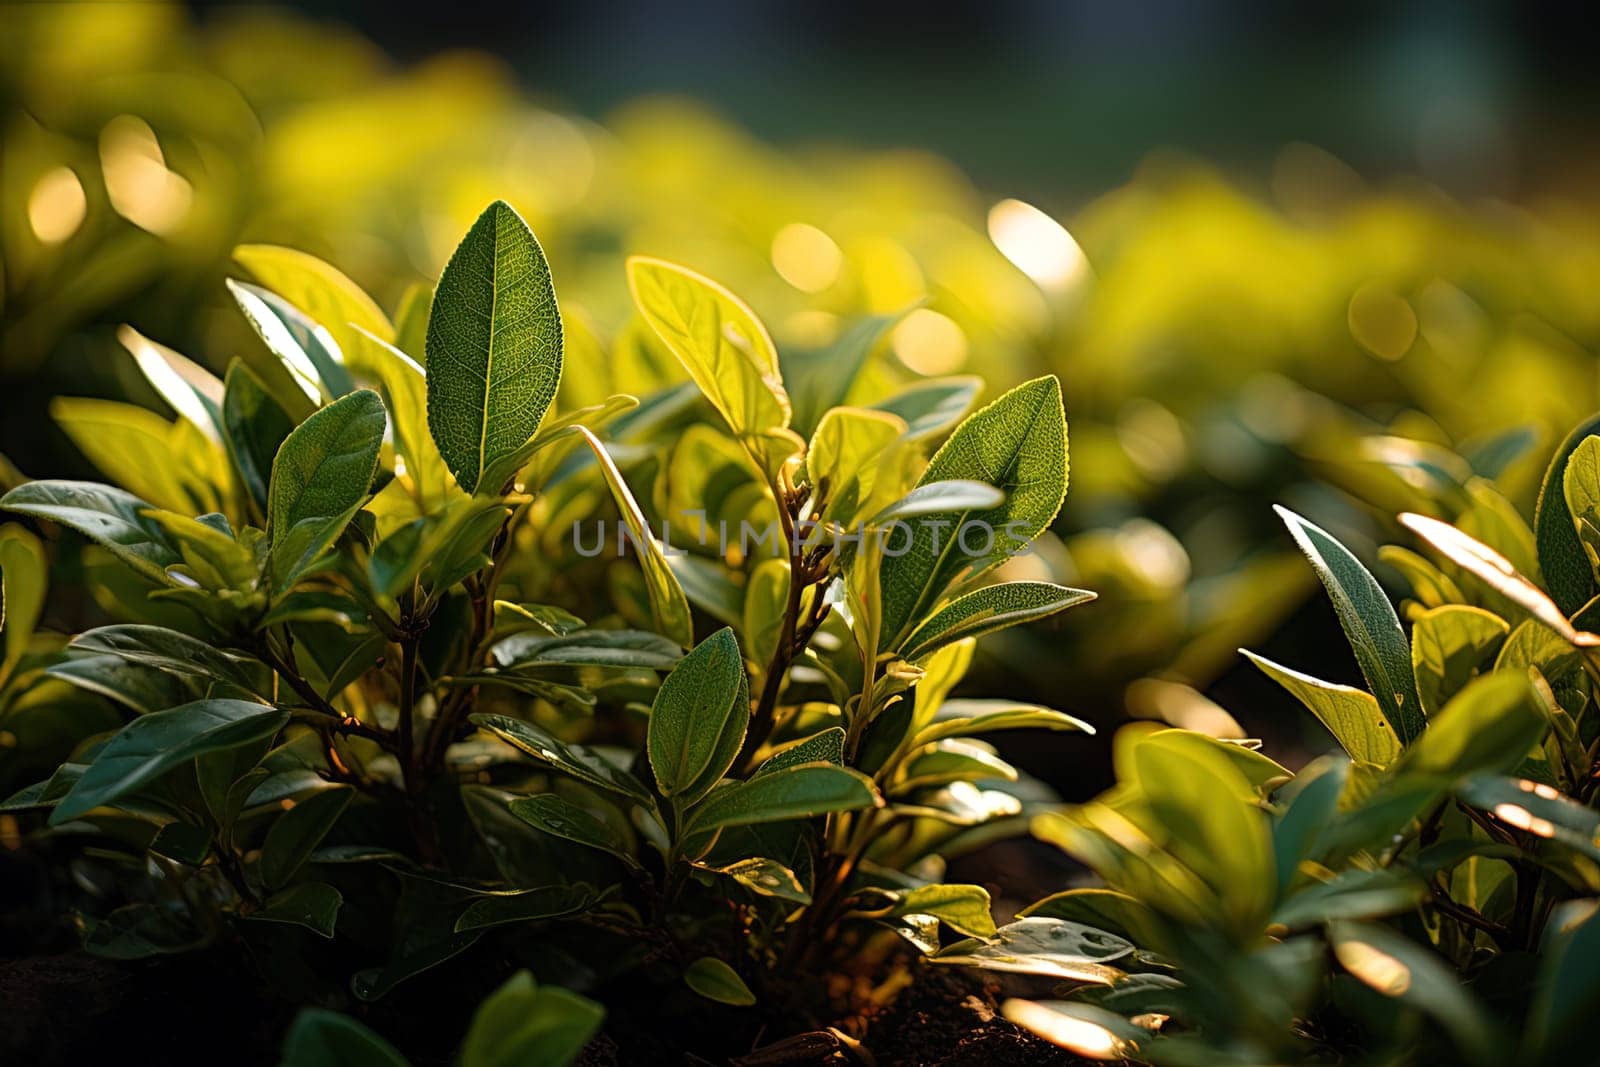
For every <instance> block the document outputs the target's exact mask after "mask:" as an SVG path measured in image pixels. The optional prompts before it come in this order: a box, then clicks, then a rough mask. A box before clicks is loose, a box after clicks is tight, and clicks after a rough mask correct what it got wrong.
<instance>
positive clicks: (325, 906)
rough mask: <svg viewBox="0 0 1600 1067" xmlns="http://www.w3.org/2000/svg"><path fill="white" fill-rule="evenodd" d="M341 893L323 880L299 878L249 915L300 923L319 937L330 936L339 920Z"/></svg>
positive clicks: (260, 919)
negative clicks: (298, 881) (303, 880)
mask: <svg viewBox="0 0 1600 1067" xmlns="http://www.w3.org/2000/svg"><path fill="white" fill-rule="evenodd" d="M343 906H344V894H342V893H340V892H339V891H338V890H337V889H335V888H334V887H333V886H331V885H329V884H327V883H326V882H301V883H300V884H299V885H297V886H294V887H293V888H291V889H285V890H284V891H283V892H281V893H276V894H274V895H273V896H271V897H268V898H267V902H266V904H265V905H264V906H263V907H262V908H261V910H260V911H253V912H251V913H250V914H249V916H248V918H251V919H254V920H256V921H257V922H269V923H290V924H292V925H294V926H303V927H305V928H306V929H307V930H310V931H311V932H312V933H314V934H316V935H317V936H319V937H326V938H330V939H331V938H332V937H333V931H334V927H335V926H336V925H337V923H338V921H339V909H340V908H341V907H343Z"/></svg>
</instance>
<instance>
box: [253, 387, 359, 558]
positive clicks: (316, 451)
mask: <svg viewBox="0 0 1600 1067" xmlns="http://www.w3.org/2000/svg"><path fill="white" fill-rule="evenodd" d="M385 421H386V419H385V414H384V410H383V401H382V400H380V399H379V398H378V394H377V393H374V392H373V391H372V390H370V389H361V390H358V391H357V392H354V393H351V394H350V395H349V396H346V397H343V398H341V399H339V400H336V401H334V402H333V403H332V404H329V405H328V406H327V407H325V408H323V409H322V410H321V411H318V412H316V413H315V414H313V415H312V416H311V417H310V418H308V419H306V421H305V422H302V423H301V424H300V425H299V426H297V427H296V428H295V430H294V432H293V433H291V434H290V435H289V436H288V437H287V438H286V439H285V440H284V442H283V447H281V448H279V449H278V455H277V458H276V459H274V460H273V463H272V483H271V486H270V488H269V498H268V505H267V530H268V534H269V536H270V538H271V543H272V573H273V579H274V585H275V588H277V589H280V590H281V589H286V588H287V587H288V586H289V585H291V584H293V582H294V580H295V578H296V577H298V576H299V575H300V574H301V573H303V572H304V571H305V569H306V568H308V567H309V566H311V564H312V563H313V562H314V561H315V559H316V557H317V556H318V555H320V554H321V553H322V551H323V550H324V549H325V548H327V547H328V546H329V545H330V544H332V543H333V541H334V539H335V538H337V537H338V536H339V534H340V533H342V532H343V530H344V528H345V526H347V525H348V524H349V522H350V520H351V518H352V517H354V515H355V513H356V511H357V510H359V509H360V507H361V505H362V503H363V502H364V501H365V500H366V499H367V496H368V494H369V493H370V491H371V486H372V478H373V475H374V474H376V473H377V470H378V451H379V448H380V446H381V445H382V444H383V429H384V425H385Z"/></svg>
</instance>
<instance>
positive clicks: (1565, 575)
mask: <svg viewBox="0 0 1600 1067" xmlns="http://www.w3.org/2000/svg"><path fill="white" fill-rule="evenodd" d="M1597 433H1600V415H1597V416H1594V417H1593V418H1590V419H1588V420H1587V421H1585V422H1584V423H1583V424H1582V425H1580V426H1579V427H1578V428H1577V429H1575V430H1573V431H1572V433H1570V434H1568V435H1567V439H1566V440H1565V441H1563V442H1562V443H1561V447H1560V448H1558V449H1557V450H1556V454H1555V455H1554V456H1553V457H1552V458H1551V460H1550V466H1549V468H1547V469H1546V471H1545V475H1544V482H1543V483H1542V484H1541V486H1540V488H1539V501H1538V504H1537V505H1536V506H1535V507H1534V511H1533V529H1534V536H1535V537H1536V538H1537V541H1538V547H1539V570H1540V571H1541V572H1542V573H1543V575H1544V580H1545V584H1546V586H1548V588H1549V590H1550V596H1551V599H1553V600H1554V601H1555V603H1556V606H1557V608H1558V609H1559V611H1560V612H1561V614H1562V615H1566V616H1568V617H1570V616H1571V615H1572V614H1573V613H1575V612H1576V611H1577V610H1578V609H1579V608H1581V607H1583V606H1584V605H1585V604H1587V603H1588V602H1589V601H1590V600H1591V599H1592V598H1593V597H1594V595H1595V579H1594V569H1593V567H1591V566H1590V564H1589V554H1588V553H1587V552H1585V551H1584V548H1583V541H1582V539H1580V538H1579V537H1578V530H1577V526H1576V524H1575V523H1574V521H1573V515H1572V511H1571V509H1570V508H1569V507H1568V506H1567V495H1566V477H1567V463H1568V461H1569V460H1570V459H1571V458H1572V454H1573V453H1574V452H1576V451H1577V449H1578V446H1579V445H1581V444H1583V442H1584V441H1586V440H1587V439H1588V438H1589V437H1590V435H1592V434H1597Z"/></svg>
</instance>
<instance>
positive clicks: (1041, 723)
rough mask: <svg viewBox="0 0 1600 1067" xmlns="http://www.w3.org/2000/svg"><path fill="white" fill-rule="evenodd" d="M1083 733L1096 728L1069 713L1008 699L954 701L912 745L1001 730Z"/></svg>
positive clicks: (940, 711)
mask: <svg viewBox="0 0 1600 1067" xmlns="http://www.w3.org/2000/svg"><path fill="white" fill-rule="evenodd" d="M1027 729H1040V730H1081V731H1083V732H1084V733H1086V734H1092V733H1094V732H1095V731H1094V727H1093V726H1091V725H1090V724H1089V723H1086V722H1084V721H1083V720H1082V719H1078V718H1074V717H1073V716H1071V715H1068V714H1067V713H1066V712H1062V711H1055V710H1053V709H1051V708H1041V707H1038V706H1036V705H1031V704H1014V703H1012V702H1011V701H1008V700H951V701H948V702H946V703H945V704H944V705H943V706H942V707H941V708H940V709H939V717H938V718H937V719H936V720H935V721H934V722H933V723H932V724H931V725H929V726H927V727H924V728H923V729H922V731H921V732H920V733H918V734H917V736H916V738H915V740H914V741H913V742H912V743H913V744H914V745H915V746H917V747H921V746H923V745H928V744H932V743H933V742H935V741H943V740H944V739H945V738H947V737H970V736H972V735H974V734H987V733H993V732H995V731H997V730H1027Z"/></svg>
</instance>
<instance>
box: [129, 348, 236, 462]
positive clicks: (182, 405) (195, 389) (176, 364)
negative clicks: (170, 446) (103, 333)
mask: <svg viewBox="0 0 1600 1067" xmlns="http://www.w3.org/2000/svg"><path fill="white" fill-rule="evenodd" d="M117 340H118V341H120V342H121V343H122V347H123V348H126V349H127V350H128V353H129V354H130V355H132V356H133V359H134V362H135V363H137V364H138V365H139V372H140V373H141V374H143V375H144V377H145V380H146V381H147V382H149V383H150V387H151V388H152V389H154V390H155V391H156V392H158V393H160V394H161V399H163V400H165V401H166V402H167V403H168V404H170V405H172V410H174V411H176V412H177V413H178V414H179V415H181V416H183V418H184V419H185V420H187V421H188V422H189V423H190V424H191V425H192V426H194V428H195V429H197V430H199V431H200V432H201V433H202V434H204V435H205V436H206V437H207V438H208V439H209V440H212V441H218V440H221V438H222V419H221V417H220V415H219V412H218V408H219V406H220V405H221V404H222V383H221V382H220V381H218V380H217V376H216V375H215V374H212V373H211V372H210V371H208V370H206V369H205V368H204V367H202V366H200V365H199V364H198V363H196V362H194V360H192V359H189V358H188V357H187V356H183V355H179V354H178V353H177V352H174V351H173V350H172V349H170V348H168V347H167V346H165V345H159V344H156V343H155V342H154V341H152V340H150V339H149V338H148V337H145V336H144V335H143V334H141V333H140V332H139V331H138V330H135V329H134V328H133V327H132V326H126V325H124V326H119V327H117Z"/></svg>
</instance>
